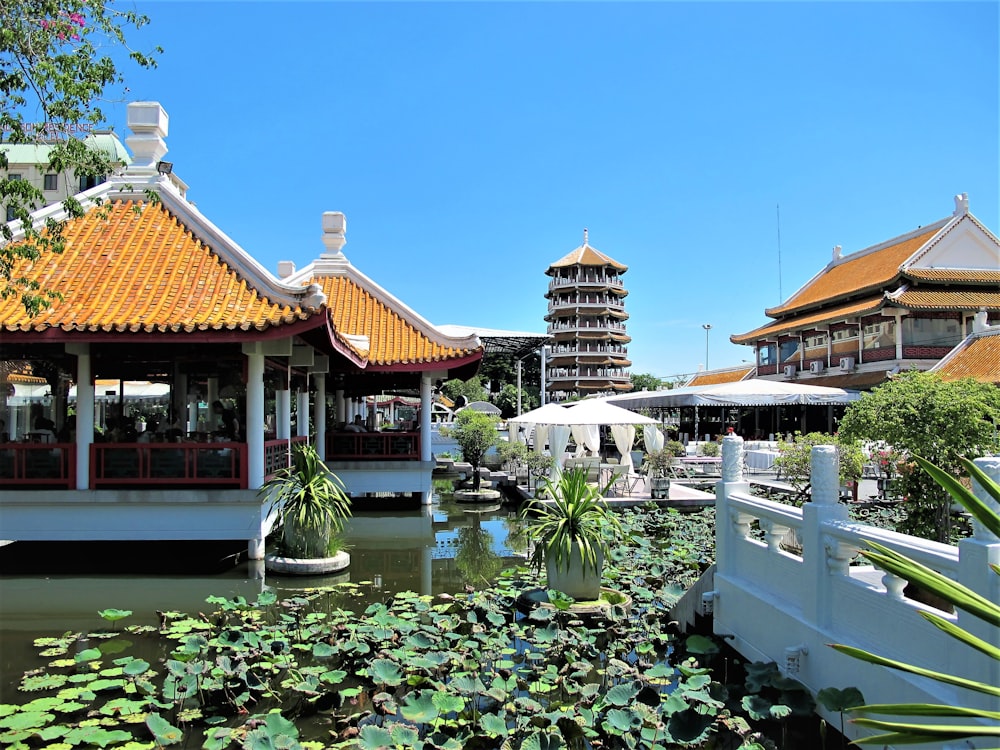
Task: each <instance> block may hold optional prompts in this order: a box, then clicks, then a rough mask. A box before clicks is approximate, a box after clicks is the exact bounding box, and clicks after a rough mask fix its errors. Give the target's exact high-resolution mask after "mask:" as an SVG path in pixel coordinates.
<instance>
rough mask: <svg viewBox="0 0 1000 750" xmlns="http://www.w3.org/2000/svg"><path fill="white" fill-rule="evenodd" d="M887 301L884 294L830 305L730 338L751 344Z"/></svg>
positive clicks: (880, 305) (870, 308) (850, 314)
mask: <svg viewBox="0 0 1000 750" xmlns="http://www.w3.org/2000/svg"><path fill="white" fill-rule="evenodd" d="M885 301H886V300H885V298H884V297H882V296H878V297H869V298H867V299H863V300H860V301H858V302H852V303H850V304H847V305H841V306H839V307H830V308H827V309H825V310H820V311H818V312H814V313H810V314H808V315H799V316H796V317H789V318H785V319H784V320H778V321H774V322H773V323H767V324H765V325H763V326H761V327H760V328H757V329H755V330H753V331H750V332H749V333H743V334H739V335H734V336H730V337H729V340H730V341H732V342H733V343H734V344H751V343H753V342H755V341H759V340H760V339H762V338H767V337H769V336H776V335H778V334H780V333H784V332H786V331H799V330H802V329H803V328H807V327H809V326H814V325H821V324H823V323H829V322H832V321H835V320H840V319H842V318H849V317H851V316H855V315H862V314H864V313H870V312H874V311H876V310H878V309H879V308H880V307H882V305H883V304H884V303H885Z"/></svg>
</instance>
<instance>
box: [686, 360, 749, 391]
mask: <svg viewBox="0 0 1000 750" xmlns="http://www.w3.org/2000/svg"><path fill="white" fill-rule="evenodd" d="M756 369H757V368H756V367H755V366H754V365H749V366H747V367H734V368H730V369H726V370H709V371H708V372H699V373H697V374H696V375H695V376H694V377H692V378H691V379H690V380H689V381H688V382H687V383H685V384H684V387H685V388H687V387H689V386H692V385H720V384H721V383H736V382H738V381H740V380H746V379H747V378H749V377H751V376H752V375H753V373H754V371H755V370H756Z"/></svg>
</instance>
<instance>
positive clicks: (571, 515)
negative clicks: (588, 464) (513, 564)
mask: <svg viewBox="0 0 1000 750" xmlns="http://www.w3.org/2000/svg"><path fill="white" fill-rule="evenodd" d="M607 489H608V488H607V487H604V488H603V489H602V488H601V487H599V486H597V485H594V484H588V483H587V470H586V469H585V468H576V469H571V470H570V471H565V472H563V473H562V474H561V475H560V476H559V478H558V480H557V481H555V482H545V483H544V484H543V485H542V488H541V495H542V498H543V499H545V500H548V501H550V502H540V501H539V500H538V499H535V500H532V501H530V502H528V503H526V504H525V506H524V508H523V509H522V510H521V517H522V520H523V522H524V531H525V534H526V535H527V536H528V537H529V538H530V539H531V540H532V542H534V545H535V546H534V551H533V552H532V555H531V564H532V565H533V566H534V567H535V569H536V570H541V569H542V567H543V566H544V565H545V561H546V559H547V558H551V559H552V560H553V562H554V563H555V565H556V566H557V568H563V569H565V570H569V567H570V559H571V558H572V556H573V550H579V552H580V559H581V560H582V561H583V566H584V570H585V571H586V570H587V569H590V570H593V571H594V572H595V573H599V572H600V571H599V570H598V557H599V556H601V557H603V556H604V555H605V554H607V551H608V546H609V541H608V536H607V534H610V535H611V536H612V538H613V537H615V536H620V535H621V534H622V533H623V531H622V526H621V524H620V522H619V521H618V518H617V517H616V516H615V515H614V513H612V512H611V511H610V510H609V509H608V504H607V503H606V502H605V501H604V497H603V494H604V492H606V491H607Z"/></svg>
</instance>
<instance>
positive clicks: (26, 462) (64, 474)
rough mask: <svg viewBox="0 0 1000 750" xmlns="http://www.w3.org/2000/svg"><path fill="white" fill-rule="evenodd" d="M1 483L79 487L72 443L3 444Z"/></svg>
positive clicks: (61, 487)
mask: <svg viewBox="0 0 1000 750" xmlns="http://www.w3.org/2000/svg"><path fill="white" fill-rule="evenodd" d="M0 484H4V485H8V486H9V485H14V484H18V485H33V486H34V485H44V486H46V487H54V488H59V489H68V490H72V489H75V488H76V446H75V445H73V444H72V443H0Z"/></svg>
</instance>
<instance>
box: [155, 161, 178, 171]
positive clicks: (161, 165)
mask: <svg viewBox="0 0 1000 750" xmlns="http://www.w3.org/2000/svg"><path fill="white" fill-rule="evenodd" d="M156 171H157V172H159V173H160V174H170V173H171V172H173V171H174V163H173V162H172V161H158V162H156Z"/></svg>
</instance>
